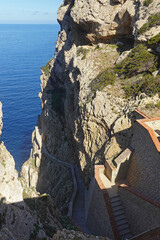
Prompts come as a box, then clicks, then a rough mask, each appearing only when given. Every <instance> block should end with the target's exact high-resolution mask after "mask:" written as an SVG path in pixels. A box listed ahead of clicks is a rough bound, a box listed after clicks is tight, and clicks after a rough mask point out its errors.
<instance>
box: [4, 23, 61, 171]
mask: <svg viewBox="0 0 160 240" xmlns="http://www.w3.org/2000/svg"><path fill="white" fill-rule="evenodd" d="M58 31H59V26H58V25H0V101H2V104H3V115H4V117H3V123H4V127H3V133H2V141H4V143H5V145H6V147H7V149H8V150H9V151H10V153H11V154H12V155H13V157H14V159H15V162H16V168H17V170H20V168H21V165H22V164H23V163H24V161H26V160H27V159H28V157H29V154H30V149H31V134H32V131H33V130H34V126H35V125H36V121H37V116H38V114H40V113H41V107H40V99H39V98H38V93H39V91H40V74H41V72H40V68H41V66H43V65H45V64H46V63H47V62H48V60H49V59H50V58H53V56H54V50H55V42H56V40H57V35H58Z"/></svg>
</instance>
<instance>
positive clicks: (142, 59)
mask: <svg viewBox="0 0 160 240" xmlns="http://www.w3.org/2000/svg"><path fill="white" fill-rule="evenodd" d="M157 65H158V63H157V57H156V56H155V55H154V54H152V53H150V52H148V51H147V47H146V46H144V45H143V44H139V45H137V46H136V47H135V48H133V50H132V51H131V53H130V54H129V55H128V56H127V57H126V58H125V59H124V60H123V61H122V62H121V63H119V64H116V66H115V72H116V73H118V74H119V75H120V76H121V75H123V77H132V76H134V75H137V74H139V73H143V72H146V71H147V72H153V71H155V70H156V69H157Z"/></svg>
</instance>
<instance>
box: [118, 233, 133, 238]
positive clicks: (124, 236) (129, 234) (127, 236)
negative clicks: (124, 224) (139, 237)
mask: <svg viewBox="0 0 160 240" xmlns="http://www.w3.org/2000/svg"><path fill="white" fill-rule="evenodd" d="M130 238H132V234H131V233H128V234H126V235H123V237H121V239H122V240H127V239H130Z"/></svg>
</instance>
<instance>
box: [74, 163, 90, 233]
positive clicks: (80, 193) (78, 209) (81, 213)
mask: <svg viewBox="0 0 160 240" xmlns="http://www.w3.org/2000/svg"><path fill="white" fill-rule="evenodd" d="M75 175H76V180H77V195H76V198H75V201H74V205H73V219H74V221H75V222H76V224H77V225H78V226H79V227H80V229H81V230H82V232H84V233H87V234H89V231H88V229H87V227H86V225H85V186H84V183H83V181H82V178H81V174H80V170H79V169H78V167H75Z"/></svg>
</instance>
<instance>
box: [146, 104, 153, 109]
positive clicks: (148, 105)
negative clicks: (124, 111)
mask: <svg viewBox="0 0 160 240" xmlns="http://www.w3.org/2000/svg"><path fill="white" fill-rule="evenodd" d="M154 107H155V105H154V103H147V104H146V106H145V108H147V109H152V108H154Z"/></svg>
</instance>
